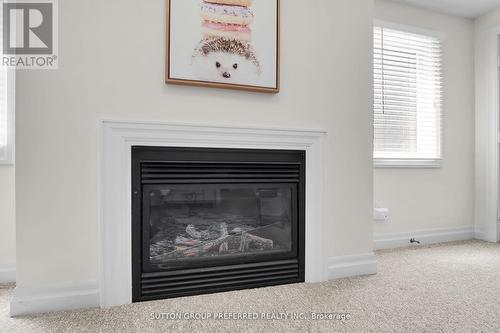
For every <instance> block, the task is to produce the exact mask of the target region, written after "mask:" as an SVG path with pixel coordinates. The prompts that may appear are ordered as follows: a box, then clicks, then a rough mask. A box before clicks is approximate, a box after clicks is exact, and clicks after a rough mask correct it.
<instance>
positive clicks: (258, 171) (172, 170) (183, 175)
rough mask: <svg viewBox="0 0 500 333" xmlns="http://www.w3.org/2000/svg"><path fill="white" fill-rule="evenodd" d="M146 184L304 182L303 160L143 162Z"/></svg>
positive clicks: (143, 182)
mask: <svg viewBox="0 0 500 333" xmlns="http://www.w3.org/2000/svg"><path fill="white" fill-rule="evenodd" d="M141 176H142V177H141V179H142V184H163V183H170V184H175V183H184V184H185V183H198V184H199V183H214V182H215V183H224V182H233V181H238V182H241V183H245V182H251V183H255V182H263V183H266V182H277V181H278V182H280V183H297V182H299V181H300V164H299V163H287V162H285V163H241V162H239V163H232V162H228V163H221V162H217V163H207V162H203V163H195V162H189V163H185V162H184V163H183V162H159V163H158V162H156V163H155V162H143V163H142V164H141Z"/></svg>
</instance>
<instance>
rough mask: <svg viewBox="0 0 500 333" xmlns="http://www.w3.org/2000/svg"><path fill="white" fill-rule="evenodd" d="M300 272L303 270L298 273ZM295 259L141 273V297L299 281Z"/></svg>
mask: <svg viewBox="0 0 500 333" xmlns="http://www.w3.org/2000/svg"><path fill="white" fill-rule="evenodd" d="M302 274H303V273H302ZM300 276H301V273H300V271H299V262H298V260H295V259H292V260H281V261H272V262H261V263H254V264H245V265H230V266H217V267H210V268H197V269H184V270H176V271H170V272H155V273H142V279H141V284H142V286H141V287H142V288H141V293H142V295H141V299H142V300H154V299H163V298H170V297H179V296H185V295H192V294H193V293H200V292H203V293H213V292H221V291H227V290H233V289H234V286H236V285H237V286H238V288H239V289H244V288H256V287H260V286H269V285H277V284H283V283H294V282H300V281H302V279H301V278H300Z"/></svg>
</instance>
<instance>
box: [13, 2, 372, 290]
mask: <svg viewBox="0 0 500 333" xmlns="http://www.w3.org/2000/svg"><path fill="white" fill-rule="evenodd" d="M59 4H60V36H59V38H60V43H59V45H60V48H61V51H60V69H59V70H56V71H51V72H49V71H24V72H20V73H19V75H18V77H17V93H18V95H17V121H16V125H17V128H16V135H17V157H16V159H17V165H16V180H17V259H18V260H17V262H18V264H17V266H18V267H17V269H18V271H17V273H18V286H20V287H26V286H36V285H41V284H45V283H50V284H54V283H63V282H72V281H81V280H95V279H97V274H98V271H97V270H98V221H99V202H100V200H99V195H100V193H99V169H98V160H97V158H98V151H97V147H98V130H97V121H98V119H101V118H109V119H141V120H154V121H156V120H160V121H181V122H194V123H204V122H210V123H218V124H239V125H252V126H276V127H296V128H302V127H306V128H324V129H326V130H328V132H329V138H328V140H327V149H328V153H329V156H328V159H327V170H328V171H327V174H326V182H327V184H326V185H327V186H326V187H327V193H326V201H327V203H328V207H329V208H328V214H327V216H328V219H329V225H330V228H329V229H328V230H325V233H328V235H329V239H330V241H329V247H330V249H329V252H330V253H329V254H330V255H331V256H341V255H350V254H366V253H370V252H371V251H372V232H373V229H372V226H373V224H372V220H371V214H372V202H373V198H372V194H373V188H372V162H371V151H372V139H371V138H372V74H371V67H372V66H371V61H372V60H371V59H372V20H373V4H372V1H371V0H357V1H352V0H336V1H331V0H310V1H296V0H295V1H291V0H286V1H282V27H283V29H282V62H281V63H282V68H281V69H282V77H281V79H282V91H281V93H280V94H279V95H263V94H256V93H247V92H235V91H226V90H211V89H200V88H193V87H179V86H171V85H165V84H164V83H163V81H164V57H165V42H164V41H165V0H150V1H147V2H144V3H140V4H138V2H137V1H133V0H107V1H102V0H87V1H64V2H63V1H60V2H59ZM346 32H349V33H346ZM312 222H313V221H312Z"/></svg>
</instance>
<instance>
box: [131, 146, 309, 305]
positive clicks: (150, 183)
mask: <svg viewBox="0 0 500 333" xmlns="http://www.w3.org/2000/svg"><path fill="white" fill-rule="evenodd" d="M304 196H305V152H304V151H296V150H294V151H288V150H250V149H213V148H164V147H143V146H133V147H132V298H133V301H134V302H138V301H145V300H154V299H162V298H170V297H179V296H187V295H196V294H203V293H212V292H219V291H228V290H236V289H245V288H255V287H262V286H270V285H277V284H287V283H297V282H303V281H304V250H305V238H304V236H305V235H304V234H305V197H304Z"/></svg>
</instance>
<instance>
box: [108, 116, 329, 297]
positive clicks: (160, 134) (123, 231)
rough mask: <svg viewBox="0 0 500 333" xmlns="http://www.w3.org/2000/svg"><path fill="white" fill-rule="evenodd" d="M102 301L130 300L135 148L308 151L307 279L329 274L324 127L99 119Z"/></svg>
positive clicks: (323, 278) (312, 280)
mask: <svg viewBox="0 0 500 333" xmlns="http://www.w3.org/2000/svg"><path fill="white" fill-rule="evenodd" d="M100 128H101V131H100V136H101V137H100V146H101V147H100V148H101V149H100V164H101V174H100V182H101V221H100V229H99V234H100V235H99V237H100V244H99V245H100V248H99V260H100V264H99V266H100V281H99V290H100V305H101V306H103V307H106V306H114V305H123V304H129V303H131V302H132V264H131V253H132V242H131V237H132V235H131V223H132V222H131V221H132V217H131V213H132V208H131V191H132V190H131V147H132V146H135V145H141V146H159V147H198V148H243V149H245V148H246V149H287V150H304V151H306V251H305V252H306V258H305V259H306V260H305V261H306V262H305V270H306V282H322V281H326V280H327V278H328V274H327V266H328V255H327V254H328V251H327V249H326V248H325V244H326V242H325V239H324V238H325V230H327V225H326V223H325V216H324V203H323V198H324V185H323V184H324V174H325V170H324V165H325V163H324V158H325V157H324V155H325V151H324V140H325V137H326V135H327V133H326V131H324V130H321V129H319V130H317V129H288V128H256V127H240V126H228V125H205V124H203V125H202V124H181V123H158V122H143V121H115V120H101V121H100Z"/></svg>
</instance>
